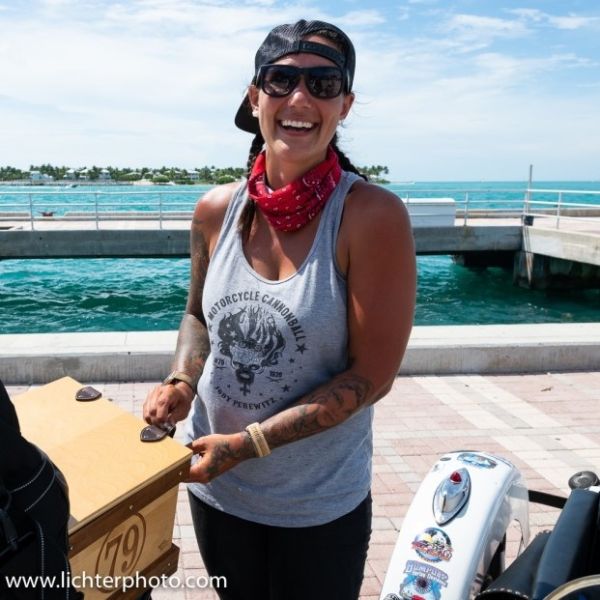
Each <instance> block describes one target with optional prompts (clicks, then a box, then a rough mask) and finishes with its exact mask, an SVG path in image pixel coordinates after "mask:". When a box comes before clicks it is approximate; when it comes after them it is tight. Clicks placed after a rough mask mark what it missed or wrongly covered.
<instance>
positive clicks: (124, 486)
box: [13, 377, 191, 600]
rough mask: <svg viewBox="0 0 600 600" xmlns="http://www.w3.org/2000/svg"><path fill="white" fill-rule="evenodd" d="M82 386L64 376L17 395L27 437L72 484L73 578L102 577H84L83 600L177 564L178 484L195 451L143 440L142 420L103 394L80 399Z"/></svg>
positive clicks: (109, 595) (116, 591)
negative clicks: (100, 580)
mask: <svg viewBox="0 0 600 600" xmlns="http://www.w3.org/2000/svg"><path fill="white" fill-rule="evenodd" d="M80 387H82V385H81V384H80V383H78V382H77V381H75V380H74V379H71V378H70V377H64V378H62V379H59V380H57V381H54V382H52V383H49V384H47V385H44V386H42V387H39V388H36V389H33V390H30V391H28V392H26V393H25V394H21V395H20V396H16V397H15V398H13V401H14V405H15V407H16V409H17V414H18V416H19V421H20V424H21V431H22V433H23V435H24V437H25V438H26V439H28V440H29V441H30V442H32V443H34V444H36V445H37V446H39V447H40V448H41V449H42V450H43V451H44V452H46V454H48V456H49V457H50V459H51V460H52V461H53V462H54V463H55V464H56V465H57V466H58V468H59V469H60V470H61V471H62V472H63V474H64V476H65V478H66V480H67V483H68V485H69V499H70V503H71V515H70V521H69V541H70V546H71V548H70V554H69V558H70V562H71V569H72V575H73V577H74V578H75V582H76V583H77V582H78V581H81V580H78V579H77V578H76V576H80V577H81V576H83V575H86V576H89V578H96V579H94V583H96V582H97V581H98V579H97V576H101V577H103V578H104V580H103V583H104V585H103V586H101V587H94V588H90V584H91V581H90V579H88V580H87V583H84V584H83V587H81V589H82V591H83V592H84V593H85V598H86V600H96V599H102V600H108V599H113V598H124V599H125V598H135V597H137V596H139V594H140V589H138V590H135V589H132V590H130V591H129V592H128V593H125V594H124V593H123V591H122V590H121V587H120V586H119V584H120V583H122V582H121V581H120V580H119V581H117V580H118V579H119V578H121V577H123V576H129V577H136V575H137V576H138V579H139V580H142V581H143V579H142V577H141V576H144V577H146V578H148V577H150V576H160V575H170V574H172V573H174V572H175V571H176V570H177V560H178V555H179V549H178V548H177V546H175V545H174V544H173V543H172V537H173V525H174V521H175V509H176V507H177V489H178V485H179V483H180V482H181V481H183V480H185V479H186V478H187V476H188V473H189V467H190V458H191V451H190V450H189V449H188V448H186V447H185V446H183V445H181V444H180V443H178V442H176V441H174V440H172V439H171V438H168V437H167V438H165V439H164V440H161V441H160V442H154V443H144V442H141V441H140V431H141V430H142V428H143V427H144V426H145V425H146V424H145V423H144V422H143V421H142V420H141V419H138V418H136V417H134V416H133V415H131V414H130V413H127V412H125V411H124V410H122V409H121V408H119V407H118V406H116V405H114V404H113V403H112V402H110V401H109V400H108V399H106V398H99V399H98V400H94V401H92V402H78V401H77V400H75V393H76V391H77V390H78V389H79V388H80ZM110 579H112V580H113V582H114V583H113V585H112V586H111V585H110ZM146 580H147V579H146ZM115 583H116V584H117V585H115Z"/></svg>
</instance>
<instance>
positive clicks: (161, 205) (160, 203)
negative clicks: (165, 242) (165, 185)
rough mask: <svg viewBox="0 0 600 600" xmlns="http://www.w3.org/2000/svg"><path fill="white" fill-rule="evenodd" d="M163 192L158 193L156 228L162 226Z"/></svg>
mask: <svg viewBox="0 0 600 600" xmlns="http://www.w3.org/2000/svg"><path fill="white" fill-rule="evenodd" d="M162 207H163V193H162V192H159V193H158V228H159V229H162V228H163V208H162Z"/></svg>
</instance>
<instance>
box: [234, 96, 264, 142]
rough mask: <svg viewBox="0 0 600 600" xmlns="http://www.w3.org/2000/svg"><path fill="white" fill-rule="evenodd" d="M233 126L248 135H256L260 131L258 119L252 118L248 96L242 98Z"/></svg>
mask: <svg viewBox="0 0 600 600" xmlns="http://www.w3.org/2000/svg"><path fill="white" fill-rule="evenodd" d="M235 124H236V125H237V126H238V127H239V128H240V129H242V130H243V131H247V132H248V133H254V134H256V133H258V132H259V131H260V128H259V125H258V119H257V118H256V117H253V116H252V106H251V104H250V98H248V94H246V95H245V96H244V100H243V101H242V103H241V104H240V107H239V108H238V111H237V114H236V115H235Z"/></svg>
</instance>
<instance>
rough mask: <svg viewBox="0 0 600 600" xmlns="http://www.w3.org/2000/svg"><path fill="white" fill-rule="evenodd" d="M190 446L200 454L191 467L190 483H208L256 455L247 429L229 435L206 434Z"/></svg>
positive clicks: (195, 452)
mask: <svg viewBox="0 0 600 600" xmlns="http://www.w3.org/2000/svg"><path fill="white" fill-rule="evenodd" d="M188 447H189V448H191V450H192V451H193V452H194V454H198V455H199V459H198V461H197V462H196V463H195V464H194V465H192V467H191V469H190V476H189V479H188V480H187V482H188V483H192V482H195V483H208V482H209V481H211V480H213V479H214V478H215V477H218V476H219V475H221V473H225V471H229V469H232V468H233V467H235V466H236V465H237V464H239V463H241V462H242V461H244V460H246V459H247V458H254V456H255V453H254V447H253V445H252V442H251V440H250V436H249V435H248V434H247V433H246V432H245V431H244V432H241V433H233V434H229V435H222V434H219V433H215V434H212V435H206V436H204V437H200V438H198V439H196V440H194V441H193V442H191V443H190V444H189V445H188Z"/></svg>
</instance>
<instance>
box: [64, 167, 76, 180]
mask: <svg viewBox="0 0 600 600" xmlns="http://www.w3.org/2000/svg"><path fill="white" fill-rule="evenodd" d="M63 179H65V180H66V181H75V180H76V179H77V173H76V172H75V169H69V170H68V171H67V172H66V173H65V174H64V175H63Z"/></svg>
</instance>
